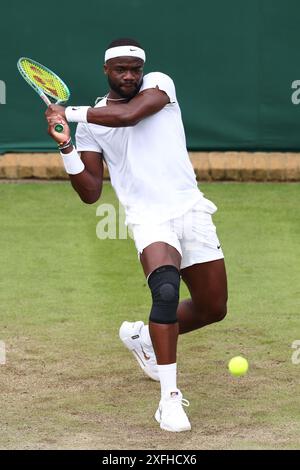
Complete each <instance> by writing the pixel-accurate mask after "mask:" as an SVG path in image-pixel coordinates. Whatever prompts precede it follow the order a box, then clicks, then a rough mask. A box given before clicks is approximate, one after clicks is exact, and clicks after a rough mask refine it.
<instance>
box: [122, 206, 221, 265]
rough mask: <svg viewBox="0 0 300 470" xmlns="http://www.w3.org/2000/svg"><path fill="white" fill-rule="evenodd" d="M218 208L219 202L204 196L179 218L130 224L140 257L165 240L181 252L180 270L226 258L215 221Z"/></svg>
mask: <svg viewBox="0 0 300 470" xmlns="http://www.w3.org/2000/svg"><path fill="white" fill-rule="evenodd" d="M216 211H217V207H216V206H215V204H214V203H213V202H211V201H209V200H208V199H206V198H204V200H203V199H201V200H200V201H199V202H197V204H195V205H194V206H193V207H192V208H191V209H190V210H189V211H187V212H186V213H185V214H183V215H182V216H180V217H176V218H175V219H171V220H168V221H166V222H162V223H159V224H155V223H143V224H130V229H131V230H132V235H133V239H134V242H135V246H136V249H137V251H138V256H139V257H140V255H141V254H142V252H143V250H144V248H146V247H147V246H149V245H151V244H152V243H155V242H165V243H168V244H169V245H171V246H173V247H174V248H176V250H177V251H178V252H179V253H180V255H181V265H180V269H184V268H187V267H188V266H192V265H193V264H196V263H206V262H208V261H214V260H217V259H222V258H224V255H223V251H222V248H221V245H220V242H219V239H218V236H217V233H216V227H215V225H214V224H213V221H212V214H213V213H214V212H216Z"/></svg>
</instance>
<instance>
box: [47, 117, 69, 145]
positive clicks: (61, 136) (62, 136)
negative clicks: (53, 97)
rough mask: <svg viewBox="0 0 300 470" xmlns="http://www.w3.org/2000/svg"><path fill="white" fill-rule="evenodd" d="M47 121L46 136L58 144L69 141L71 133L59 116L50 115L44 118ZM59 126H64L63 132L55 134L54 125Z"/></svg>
mask: <svg viewBox="0 0 300 470" xmlns="http://www.w3.org/2000/svg"><path fill="white" fill-rule="evenodd" d="M46 119H47V121H48V134H49V135H50V137H52V139H54V140H55V142H57V143H58V144H62V143H63V142H66V141H68V140H69V139H70V136H71V133H70V128H69V126H68V123H67V121H66V120H65V119H63V118H62V117H61V116H60V115H59V114H56V113H51V114H50V115H48V116H46ZM56 124H61V125H62V126H64V130H63V132H56V130H55V129H54V128H55V125H56Z"/></svg>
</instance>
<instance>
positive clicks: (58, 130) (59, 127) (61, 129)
mask: <svg viewBox="0 0 300 470" xmlns="http://www.w3.org/2000/svg"><path fill="white" fill-rule="evenodd" d="M54 130H55V132H63V130H64V126H63V125H62V124H55V126H54Z"/></svg>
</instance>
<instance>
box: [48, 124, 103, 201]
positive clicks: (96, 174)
mask: <svg viewBox="0 0 300 470" xmlns="http://www.w3.org/2000/svg"><path fill="white" fill-rule="evenodd" d="M47 121H48V124H49V126H48V133H49V135H50V136H51V137H52V138H53V139H54V140H55V141H56V142H57V143H59V142H61V141H63V142H68V143H69V141H70V128H69V126H68V124H67V122H66V121H65V120H63V119H61V118H60V116H58V115H57V116H55V115H53V116H51V117H50V116H48V117H47ZM56 122H58V123H61V124H63V126H64V130H63V133H58V132H56V131H55V123H56ZM74 150H75V156H73V155H71V154H72V152H73V151H74ZM68 154H70V155H69V161H68V166H70V164H71V167H73V166H74V164H75V165H76V171H74V172H73V171H70V172H69V171H68V175H69V178H70V181H71V184H72V186H73V188H74V189H75V191H76V192H77V193H78V195H79V197H80V199H81V200H82V201H83V202H85V203H86V204H93V203H94V202H96V201H98V199H99V197H100V196H101V192H102V183H103V157H102V153H100V152H95V151H83V152H81V161H80V158H79V155H78V154H77V153H76V149H75V148H74V147H73V144H72V143H71V142H70V144H69V145H68V144H67V146H66V147H65V148H63V149H62V150H61V155H62V158H66V159H67V158H68ZM73 158H74V163H72V162H73ZM82 163H83V165H82ZM65 167H66V162H65ZM82 167H83V168H82ZM77 168H79V170H77ZM66 169H67V168H66ZM70 173H71V174H70ZM74 173H75V174H74Z"/></svg>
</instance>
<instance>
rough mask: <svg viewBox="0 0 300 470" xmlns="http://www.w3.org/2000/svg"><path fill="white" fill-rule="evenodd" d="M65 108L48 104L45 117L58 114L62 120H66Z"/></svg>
mask: <svg viewBox="0 0 300 470" xmlns="http://www.w3.org/2000/svg"><path fill="white" fill-rule="evenodd" d="M65 111H66V108H64V107H63V106H60V105H59V104H50V105H49V106H48V108H47V110H46V117H47V118H48V117H50V116H51V114H59V115H60V116H61V117H62V118H63V119H66V113H65Z"/></svg>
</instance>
